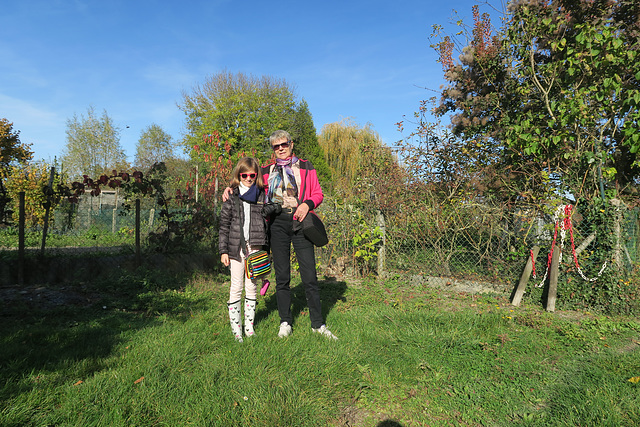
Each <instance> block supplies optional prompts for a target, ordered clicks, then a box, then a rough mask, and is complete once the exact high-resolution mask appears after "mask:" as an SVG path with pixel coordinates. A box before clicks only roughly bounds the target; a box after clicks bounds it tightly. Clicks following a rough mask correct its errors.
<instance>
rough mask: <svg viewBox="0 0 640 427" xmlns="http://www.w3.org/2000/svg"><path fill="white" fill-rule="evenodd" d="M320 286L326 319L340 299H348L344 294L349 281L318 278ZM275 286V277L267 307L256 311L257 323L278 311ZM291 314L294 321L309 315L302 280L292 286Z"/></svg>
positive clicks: (268, 296) (343, 300)
mask: <svg viewBox="0 0 640 427" xmlns="http://www.w3.org/2000/svg"><path fill="white" fill-rule="evenodd" d="M318 286H319V287H320V300H321V301H322V316H323V318H324V319H326V318H327V315H328V314H329V312H330V311H331V309H333V307H334V306H335V305H336V303H337V302H338V301H342V302H345V301H346V297H345V296H344V295H345V292H346V290H347V282H344V281H338V280H336V279H335V278H333V277H325V279H324V280H318ZM275 288H276V284H275V279H274V280H273V281H272V282H271V285H270V289H269V290H268V294H267V297H266V300H265V307H264V308H262V309H258V311H257V312H256V319H255V322H256V324H257V323H260V322H261V321H263V320H265V319H266V318H267V317H269V315H270V314H271V313H272V312H274V311H275V312H276V313H277V311H278V302H277V300H276V293H275ZM291 314H292V315H293V321H294V323H297V319H298V317H300V316H304V317H308V316H309V308H308V306H307V296H306V294H305V289H304V285H303V284H302V283H301V282H299V283H298V284H297V285H295V286H291Z"/></svg>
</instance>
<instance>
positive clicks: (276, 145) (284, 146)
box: [271, 141, 291, 151]
mask: <svg viewBox="0 0 640 427" xmlns="http://www.w3.org/2000/svg"><path fill="white" fill-rule="evenodd" d="M290 143H291V141H286V142H283V143H282V144H273V145H272V146H271V148H273V151H278V150H279V149H280V147H282V148H289V144H290Z"/></svg>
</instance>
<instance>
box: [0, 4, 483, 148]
mask: <svg viewBox="0 0 640 427" xmlns="http://www.w3.org/2000/svg"><path fill="white" fill-rule="evenodd" d="M474 3H475V1H474V0H451V1H438V2H436V1H424V0H422V1H403V0H397V1H395V2H392V1H377V0H370V1H359V0H358V1H342V2H338V1H316V2H305V1H276V2H264V1H252V0H247V1H244V2H238V1H226V0H209V1H200V0H197V1H190V0H186V1H182V2H178V1H153V0H140V1H137V0H126V1H122V0H109V1H104V0H100V1H93V0H75V1H71V0H8V1H7V2H4V4H3V5H2V8H1V9H2V15H3V19H2V25H0V52H1V53H2V56H3V58H2V60H1V61H0V82H1V84H0V117H4V118H6V119H8V120H9V121H10V122H13V124H14V127H13V128H14V130H18V131H20V138H21V141H22V142H25V143H30V144H32V149H33V151H34V152H35V158H36V159H45V160H52V159H53V157H54V156H60V154H61V153H62V150H63V148H64V146H65V144H66V134H65V130H66V123H67V120H68V119H70V118H72V117H73V115H74V114H77V115H78V116H80V115H81V114H82V115H86V112H87V109H88V108H89V107H90V106H93V107H94V108H95V110H96V112H97V113H98V114H102V112H103V111H104V110H106V111H107V114H109V116H110V117H111V118H112V119H113V120H114V122H115V124H116V125H117V126H119V127H120V128H121V129H122V131H121V139H120V143H121V145H122V147H123V148H124V149H125V151H126V153H127V155H128V157H129V159H130V160H133V156H134V154H135V146H136V143H137V141H138V138H139V137H140V133H141V132H142V131H143V130H144V129H145V128H146V127H147V126H149V125H151V124H152V123H155V124H158V125H160V126H161V127H162V128H163V129H164V130H165V131H166V132H168V133H169V134H170V135H172V136H173V138H174V140H179V139H181V137H182V135H183V133H184V129H183V124H184V114H183V113H182V112H181V111H180V110H179V109H178V107H177V104H178V103H180V102H181V100H182V93H183V91H186V92H187V93H189V92H191V90H192V89H193V87H194V86H196V85H198V84H201V83H204V82H205V80H206V79H207V78H208V77H209V76H211V75H213V74H216V73H218V72H221V71H223V70H228V71H231V72H233V73H238V72H243V73H245V74H252V75H254V76H261V75H269V76H273V77H276V78H279V79H285V80H286V81H287V82H288V83H289V84H290V85H291V86H293V87H295V89H296V94H297V96H298V99H301V98H304V99H305V100H306V101H307V103H308V104H309V110H310V111H311V114H312V116H313V119H314V124H315V126H316V129H317V131H318V132H319V131H320V129H321V128H322V126H323V125H324V124H327V123H332V122H336V121H340V120H342V119H344V118H349V117H350V118H352V119H353V121H355V122H356V123H358V124H360V125H362V126H363V125H365V124H367V123H370V124H371V125H372V127H373V129H374V130H375V131H376V132H378V133H379V134H380V137H381V138H382V140H383V141H384V142H385V143H387V144H392V143H393V142H395V141H397V140H399V139H401V137H402V135H401V134H400V133H399V132H398V131H397V128H396V125H395V123H396V122H398V121H400V120H402V119H403V116H408V117H411V116H412V114H413V112H414V111H416V109H417V108H418V105H419V102H420V100H422V99H427V98H428V97H430V96H433V95H434V94H435V92H431V91H429V90H428V89H435V90H437V89H438V88H439V87H440V85H441V84H442V82H443V80H442V68H441V66H440V64H439V63H437V62H436V59H437V55H436V53H435V52H434V51H433V50H432V49H431V48H430V47H429V44H430V41H429V39H428V37H429V35H430V34H431V26H432V25H433V24H440V25H443V26H447V25H448V24H449V22H450V19H451V17H452V15H453V13H452V10H453V9H455V10H457V11H458V12H459V14H460V16H461V17H463V18H465V21H466V22H467V23H471V22H472V19H471V6H472V5H473V4H474ZM484 11H487V12H491V11H490V10H486V7H481V12H484ZM450 28H452V27H450ZM127 126H128V128H127Z"/></svg>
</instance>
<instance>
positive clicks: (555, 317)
mask: <svg viewBox="0 0 640 427" xmlns="http://www.w3.org/2000/svg"><path fill="white" fill-rule="evenodd" d="M227 279H228V278H227V277H225V276H217V275H214V274H210V275H198V276H193V277H184V276H179V275H167V274H166V273H163V274H160V273H159V272H149V271H147V272H141V273H139V274H134V275H126V276H122V277H118V278H111V280H110V281H104V282H96V283H93V284H91V285H89V284H77V285H76V286H66V287H65V288H64V289H60V288H56V287H54V286H48V287H43V288H42V289H40V290H39V292H40V295H41V296H40V301H38V297H37V295H36V294H32V295H25V294H17V297H15V298H13V299H11V300H10V301H11V302H8V301H9V299H8V298H5V300H4V301H5V302H4V303H3V304H2V305H1V306H0V309H1V313H2V315H1V316H2V318H1V319H0V321H1V322H2V328H1V329H0V330H1V331H2V332H0V340H1V341H0V363H1V366H0V378H1V380H2V382H1V383H0V401H2V404H1V406H0V425H3V426H30V425H33V426H43V425H59V426H66V425H74V426H75V425H83V426H84V425H91V426H114V425H140V426H147V425H148V426H165V425H166V426H169V425H171V426H176V425H198V426H201V425H205V426H206V425H211V426H245V425H251V426H261V425H264V426H278V425H281V426H320V425H322V426H324V425H328V426H331V425H333V426H347V425H348V426H374V425H385V421H386V422H387V423H386V425H392V424H393V422H395V423H397V424H395V425H401V426H422V425H433V426H441V425H442V426H445V425H472V426H475V425H478V426H479V425H500V426H506V425H554V426H574V425H589V426H591V425H616V426H625V425H626V426H632V425H637V424H638V423H640V389H639V386H640V383H634V382H632V381H629V379H632V378H635V377H639V376H640V357H639V350H638V347H639V346H638V343H639V338H638V332H640V323H638V321H637V320H635V319H632V318H622V317H616V318H613V317H603V316H598V315H595V314H590V313H584V312H583V313H578V312H557V313H547V312H544V311H543V310H542V309H541V308H540V307H536V306H524V307H518V308H515V307H511V306H510V305H509V304H508V303H507V300H506V296H504V295H470V294H447V293H445V292H444V291H440V290H437V289H432V288H427V287H419V286H411V285H409V284H407V283H404V282H403V281H402V280H401V279H399V278H398V277H396V278H392V279H389V280H386V281H374V280H365V281H359V282H356V281H350V280H347V281H325V282H323V283H322V287H323V291H322V292H323V304H324V309H325V314H326V317H327V324H328V326H329V327H330V329H331V330H332V331H333V332H334V333H336V335H338V337H339V338H340V339H339V341H331V340H326V339H324V338H323V337H322V336H319V335H318V334H314V333H312V331H311V328H310V323H309V318H308V314H307V311H306V310H307V309H306V304H305V298H304V290H303V289H302V287H301V286H298V287H295V288H294V293H293V307H294V313H295V316H296V317H295V320H294V332H293V335H292V336H290V337H287V338H284V339H279V338H278V337H277V336H276V335H277V330H278V324H279V319H278V316H277V308H276V303H275V298H274V295H273V290H270V292H269V293H268V294H267V296H266V297H264V298H261V299H260V300H259V304H258V312H257V316H256V333H257V336H256V337H254V338H252V339H246V340H245V342H244V343H242V344H240V343H237V342H235V341H234V339H233V336H232V334H231V332H230V328H229V325H228V318H227V309H226V304H225V302H226V298H227V295H228V285H227ZM56 292H57V293H56ZM70 294H73V295H74V298H67V299H66V300H61V299H60V298H54V297H52V295H60V296H62V295H66V296H67V297H69V296H70ZM43 295H49V299H48V300H46V299H44V298H43ZM29 298H32V299H31V300H29ZM62 301H64V302H65V303H64V304H62V303H61V302H62Z"/></svg>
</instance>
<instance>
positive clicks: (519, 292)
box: [511, 246, 540, 307]
mask: <svg viewBox="0 0 640 427" xmlns="http://www.w3.org/2000/svg"><path fill="white" fill-rule="evenodd" d="M539 251H540V246H534V247H533V257H531V256H529V257H528V258H529V259H528V260H527V264H526V265H525V267H524V271H523V272H522V276H521V277H520V283H518V286H517V287H516V290H515V292H514V293H513V296H512V298H511V305H515V306H516V307H517V306H519V305H520V301H522V296H523V295H524V291H525V290H526V288H527V282H528V281H529V277H530V276H531V272H532V271H533V261H532V258H533V259H536V258H537V256H538V252H539Z"/></svg>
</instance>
